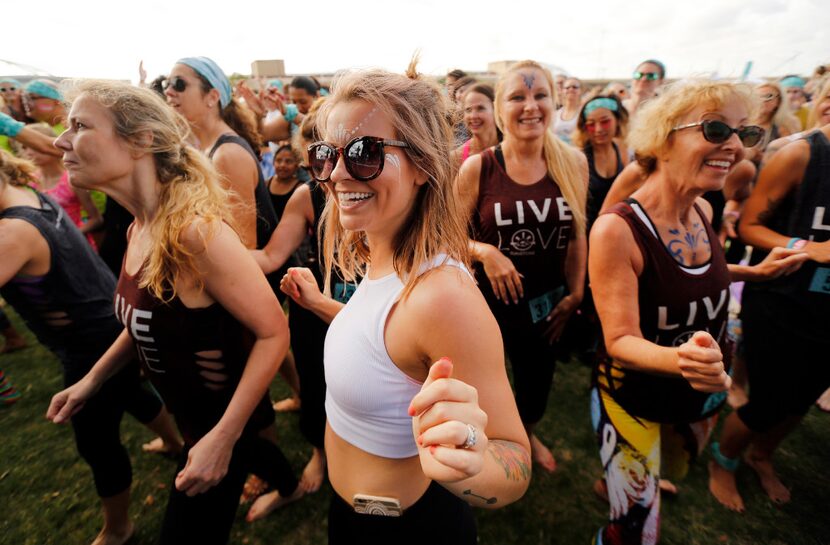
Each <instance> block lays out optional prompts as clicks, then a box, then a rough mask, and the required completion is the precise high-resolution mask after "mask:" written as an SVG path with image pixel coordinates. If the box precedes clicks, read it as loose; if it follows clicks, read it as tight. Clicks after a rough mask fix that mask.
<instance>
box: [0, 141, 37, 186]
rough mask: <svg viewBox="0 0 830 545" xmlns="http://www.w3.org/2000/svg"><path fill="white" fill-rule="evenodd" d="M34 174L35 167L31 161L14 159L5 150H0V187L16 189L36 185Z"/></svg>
mask: <svg viewBox="0 0 830 545" xmlns="http://www.w3.org/2000/svg"><path fill="white" fill-rule="evenodd" d="M36 172H37V167H36V166H35V165H34V163H32V162H31V161H28V160H26V159H21V158H20V157H15V156H14V155H12V154H11V153H9V152H7V151H6V150H4V149H0V185H15V186H18V187H26V186H28V185H37V183H38V181H37V178H36V177H35V173H36Z"/></svg>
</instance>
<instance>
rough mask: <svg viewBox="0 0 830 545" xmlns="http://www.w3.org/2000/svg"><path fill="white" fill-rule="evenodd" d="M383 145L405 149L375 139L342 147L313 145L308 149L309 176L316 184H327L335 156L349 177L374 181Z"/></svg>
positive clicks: (403, 145) (404, 145)
mask: <svg viewBox="0 0 830 545" xmlns="http://www.w3.org/2000/svg"><path fill="white" fill-rule="evenodd" d="M384 146H394V147H396V148H408V147H409V144H407V143H406V142H401V141H400V140H387V139H384V138H377V137H375V136H359V137H357V138H355V139H354V140H351V141H350V142H349V143H348V144H346V145H345V146H343V147H342V148H338V147H335V146H332V145H331V144H328V143H326V142H315V143H313V144H311V145H310V146H308V163H309V165H308V166H309V168H310V170H311V176H312V177H313V178H314V179H315V180H316V181H318V182H328V181H329V178H331V173H332V171H333V170H334V167H335V166H336V165H337V159H338V157H339V156H340V155H343V161H344V163H345V165H346V171H348V173H349V174H350V175H351V176H352V178H354V179H355V180H358V181H360V182H368V181H369V180H374V179H375V178H377V177H378V176H380V173H381V172H383V161H384V156H385V154H384V152H383V148H384Z"/></svg>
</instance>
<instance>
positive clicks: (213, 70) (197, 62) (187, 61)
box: [176, 57, 231, 109]
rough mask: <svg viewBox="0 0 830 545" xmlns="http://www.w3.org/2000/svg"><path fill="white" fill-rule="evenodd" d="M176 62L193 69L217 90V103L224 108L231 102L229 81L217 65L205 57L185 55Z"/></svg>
mask: <svg viewBox="0 0 830 545" xmlns="http://www.w3.org/2000/svg"><path fill="white" fill-rule="evenodd" d="M176 64H184V65H187V66H189V67H191V68H192V69H193V70H195V71H196V72H197V73H198V74H199V75H200V76H202V77H203V78H205V79H206V80H207V81H208V83H210V86H211V87H213V88H214V89H216V90H217V91H219V103H220V104H221V105H222V108H223V109H224V108H225V107H226V106H227V105H228V104H230V103H231V82H230V81H228V77H227V76H226V75H225V73H224V72H222V69H221V68H219V65H218V64H216V63H215V62H213V61H212V60H211V59H209V58H207V57H185V58H183V59H179V60H177V61H176Z"/></svg>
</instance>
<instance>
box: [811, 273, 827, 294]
mask: <svg viewBox="0 0 830 545" xmlns="http://www.w3.org/2000/svg"><path fill="white" fill-rule="evenodd" d="M810 291H812V292H815V293H826V294H830V268H827V267H819V268H817V269H816V272H815V273H814V274H813V280H812V281H810Z"/></svg>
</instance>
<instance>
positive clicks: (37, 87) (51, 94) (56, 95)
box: [26, 79, 63, 101]
mask: <svg viewBox="0 0 830 545" xmlns="http://www.w3.org/2000/svg"><path fill="white" fill-rule="evenodd" d="M26 92H27V93H29V94H32V95H38V96H42V97H46V98H51V99H54V100H60V101H63V95H62V94H61V92H60V91H58V88H57V86H56V85H55V84H54V83H52V82H51V81H46V80H42V79H34V80H32V81H30V82H29V83H27V84H26Z"/></svg>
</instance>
